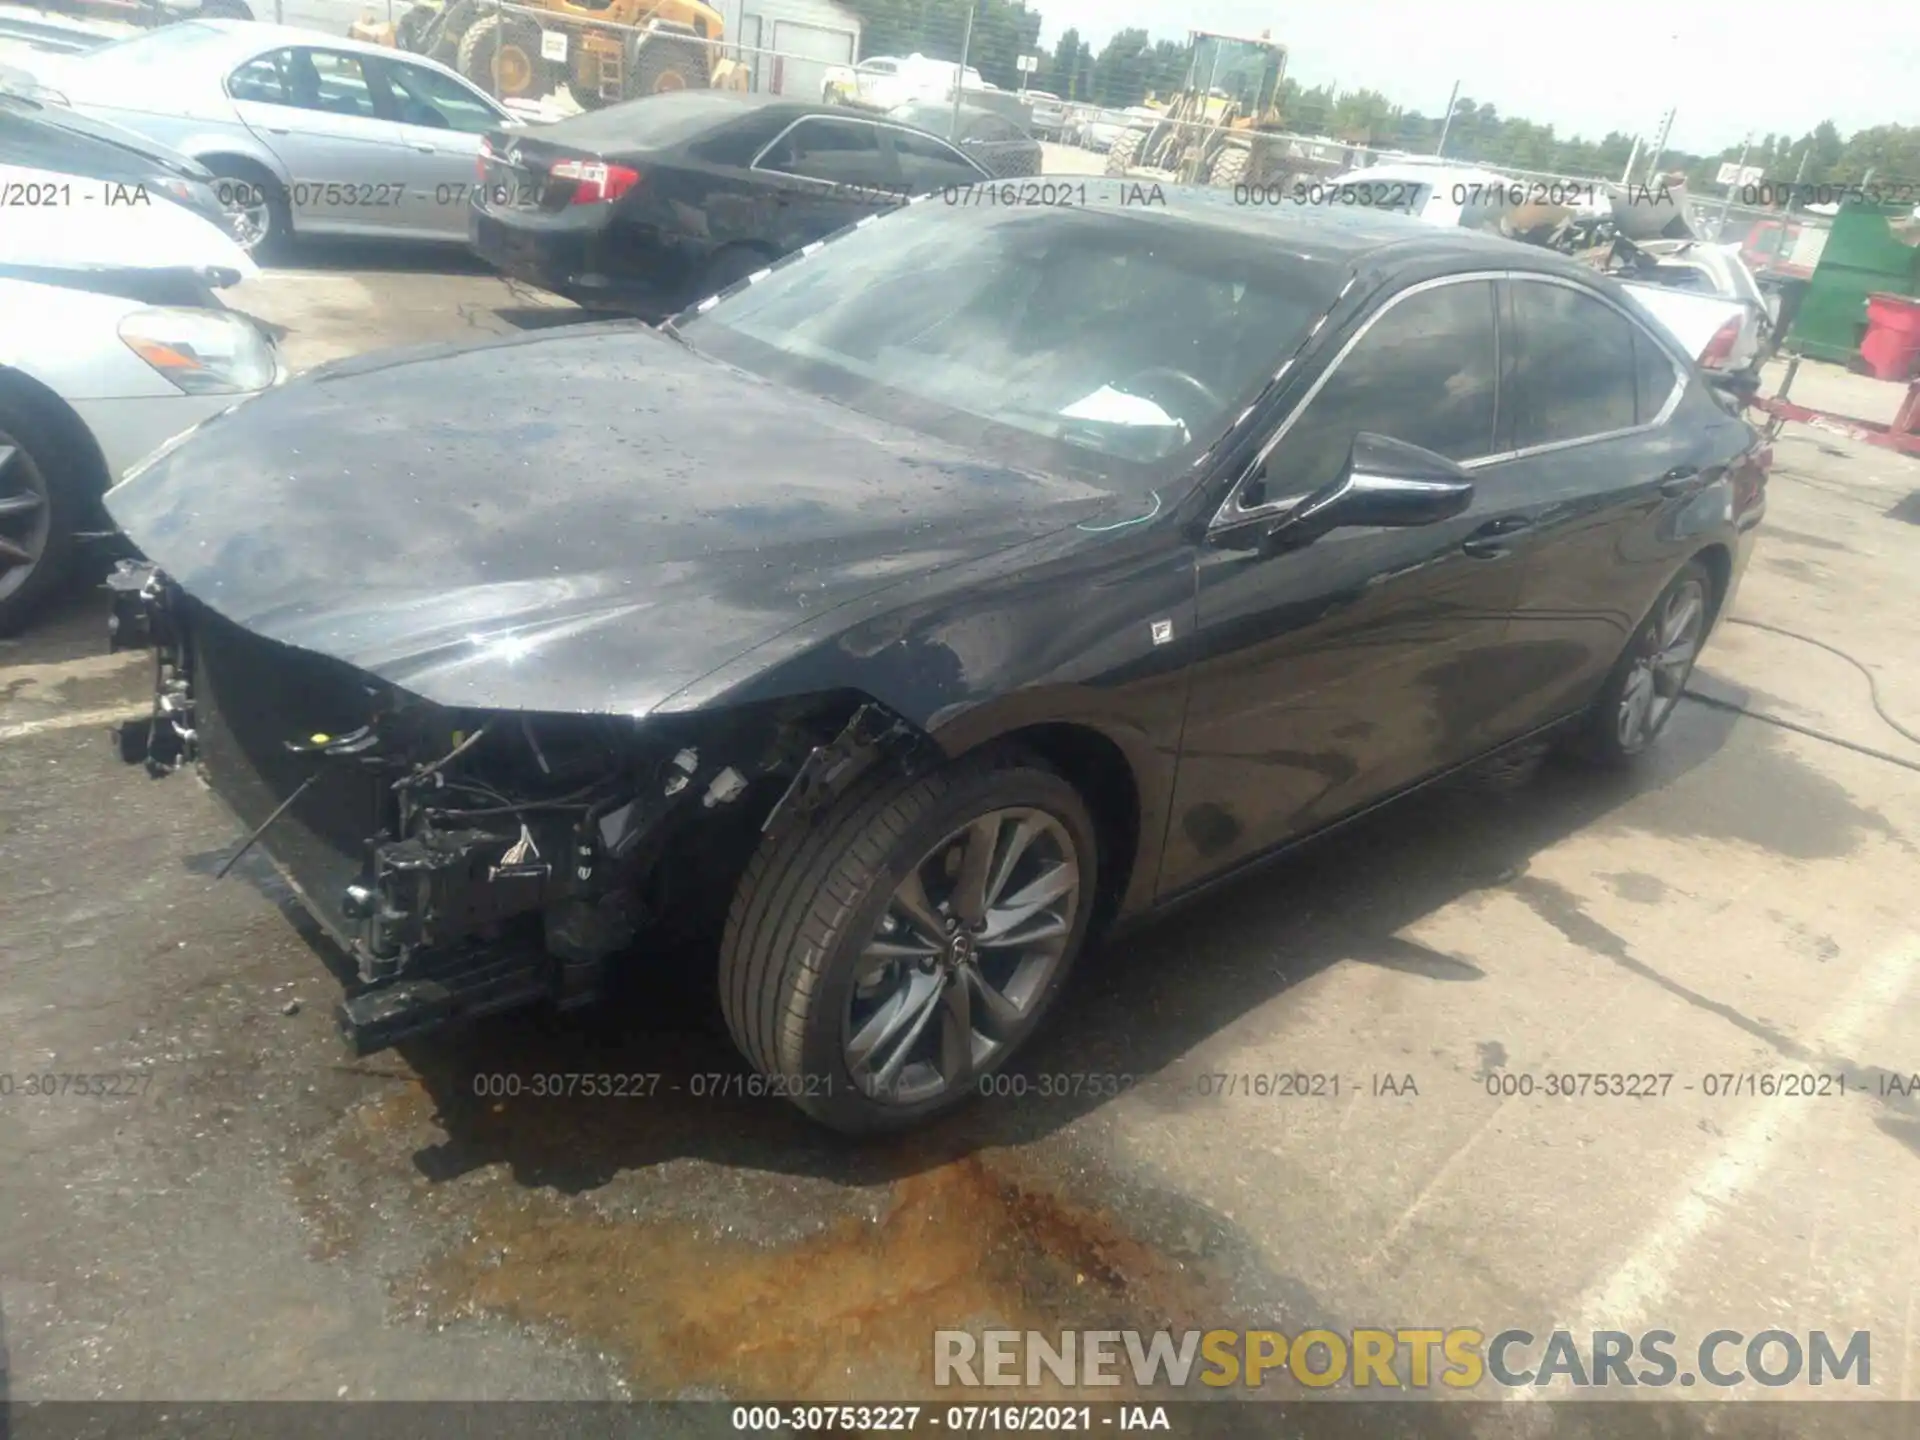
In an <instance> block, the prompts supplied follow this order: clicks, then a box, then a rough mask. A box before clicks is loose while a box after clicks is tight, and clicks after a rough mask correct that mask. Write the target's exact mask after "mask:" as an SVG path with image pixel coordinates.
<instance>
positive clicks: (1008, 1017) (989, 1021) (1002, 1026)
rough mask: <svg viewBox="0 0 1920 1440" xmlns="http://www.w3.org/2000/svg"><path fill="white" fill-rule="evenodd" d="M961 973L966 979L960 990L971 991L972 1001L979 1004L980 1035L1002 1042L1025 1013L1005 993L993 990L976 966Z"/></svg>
mask: <svg viewBox="0 0 1920 1440" xmlns="http://www.w3.org/2000/svg"><path fill="white" fill-rule="evenodd" d="M961 973H962V974H963V975H964V976H965V977H966V984H965V985H964V986H962V987H961V988H962V989H967V990H971V991H972V992H973V999H975V1000H977V1001H979V1002H980V1016H979V1019H980V1029H981V1031H982V1033H984V1034H985V1035H986V1036H987V1037H988V1038H989V1039H992V1040H1004V1039H1005V1038H1006V1037H1007V1033H1008V1031H1010V1030H1011V1029H1012V1028H1013V1026H1014V1025H1016V1024H1017V1023H1019V1021H1020V1019H1021V1017H1022V1016H1023V1015H1025V1014H1026V1011H1025V1010H1024V1009H1023V1008H1022V1007H1021V1006H1019V1005H1017V1004H1015V1003H1014V1001H1013V1000H1012V999H1010V998H1009V997H1008V996H1007V995H1006V993H1005V992H1003V991H1001V990H997V989H995V988H994V984H993V982H992V981H991V980H989V979H987V977H986V976H985V975H982V974H981V973H980V969H979V967H978V966H975V965H969V966H967V967H966V968H965V969H964V970H963V971H962V972H961Z"/></svg>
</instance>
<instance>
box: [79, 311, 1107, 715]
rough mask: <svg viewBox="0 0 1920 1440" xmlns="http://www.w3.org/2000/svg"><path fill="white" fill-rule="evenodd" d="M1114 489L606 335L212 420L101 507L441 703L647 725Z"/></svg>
mask: <svg viewBox="0 0 1920 1440" xmlns="http://www.w3.org/2000/svg"><path fill="white" fill-rule="evenodd" d="M1111 498H1112V497H1110V496H1108V495H1107V494H1106V493H1105V492H1103V491H1101V490H1099V489H1096V488H1093V487H1090V486H1088V485H1085V484H1082V483H1080V482H1077V481H1072V480H1065V479H1055V478H1049V477H1043V476H1036V475H1031V474H1027V473H1024V472H1020V471H1015V470H1009V469H1005V468H1002V467H1000V466H998V465H995V464H990V463H983V462H980V461H978V460H976V459H973V458H971V457H970V456H969V455H968V454H967V453H966V452H964V451H962V450H959V449H957V448H955V447H953V446H950V445H947V444H945V443H943V442H941V441H938V440H935V439H932V438H930V437H928V436H925V435H922V434H919V433H918V432H915V431H910V430H904V429H899V428H896V427H892V426H888V425H885V424H882V423H881V422H878V421H874V420H870V419H868V418H866V417H864V416H861V415H858V414H855V413H854V412H852V411H849V410H845V409H843V408H840V407H838V406H835V405H832V404H829V403H828V402H826V401H822V400H818V399H815V398H813V397H811V396H807V395H803V394H799V393H797V392H794V391H791V390H787V389H784V388H781V387H778V386H775V385H773V384H771V383H768V382H764V381H761V380H759V379H757V378H756V377H753V376H749V375H745V374H743V373H741V372H739V371H736V370H732V369H729V368H726V367H723V366H720V365H717V364H714V363H713V362H710V361H708V360H705V359H703V358H702V357H700V356H698V355H696V354H694V353H693V352H691V351H689V350H687V349H685V348H683V347H682V346H680V345H677V344H675V343H674V342H673V341H671V340H668V339H665V338H663V337H661V336H658V335H655V334H653V333H652V332H650V331H647V330H645V329H643V328H641V327H638V326H634V325H628V324H613V325H595V326H588V327H581V328H578V329H573V330H569V331H562V332H558V333H555V332H546V333H543V334H539V335H531V336H525V337H514V338H512V339H508V340H505V341H502V342H499V343H497V344H491V345H483V346H475V347H469V348H456V347H436V348H432V349H420V350H408V351H399V352H388V353H386V354H383V355H374V356H368V357H363V358H360V359H356V360H351V361H346V362H341V363H337V364H334V365H329V366H324V367H322V368H321V369H319V370H316V371H313V372H311V373H310V374H308V375H307V376H305V377H303V378H302V379H300V380H297V381H295V382H293V383H292V384H290V385H288V386H286V387H284V388H282V389H280V390H276V391H272V392H269V393H267V394H265V395H263V396H261V397H260V398H258V399H257V400H253V401H251V402H248V403H246V404H243V405H240V406H238V407H236V408H235V409H233V410H231V411H229V412H227V413H226V414H224V415H221V416H219V417H217V418H216V419H214V420H212V421H210V422H208V423H207V424H206V425H205V426H203V427H202V428H201V429H200V430H199V431H197V432H195V433H194V434H193V435H192V436H191V437H190V438H188V439H187V440H185V441H184V442H183V443H181V444H179V445H178V446H177V447H176V448H174V449H173V450H171V451H170V452H168V453H166V454H164V455H163V456H162V457H161V458H160V459H159V460H158V461H156V462H155V463H153V464H151V465H150V466H148V468H146V469H145V470H143V471H141V472H140V473H138V474H137V475H135V476H134V478H132V479H130V480H129V481H127V482H126V483H125V484H123V485H121V486H119V487H118V488H117V489H115V490H114V491H112V492H111V494H110V496H109V498H108V509H109V510H110V511H111V513H112V515H113V518H114V521H115V522H116V523H117V524H119V525H120V526H121V527H122V529H124V530H125V531H126V533H127V535H128V536H129V537H130V538H131V539H132V540H133V542H134V543H135V544H136V545H138V546H139V547H140V549H141V550H142V551H143V552H144V553H145V554H146V556H147V557H148V558H149V559H150V560H152V561H154V562H155V563H156V564H158V565H159V566H160V567H161V568H162V569H163V570H165V571H166V572H167V573H168V574H169V575H170V576H172V577H173V578H174V579H175V580H176V581H177V582H178V583H179V584H180V585H181V586H182V587H183V588H184V589H185V590H186V591H187V592H188V593H189V594H191V595H193V596H194V597H195V598H196V599H198V600H200V601H201V602H203V603H204V604H206V605H208V606H210V607H212V608H213V609H214V610H216V611H218V612H219V613H220V614H222V615H224V616H226V617H227V618H228V619H230V620H232V621H235V622H236V623H238V624H240V625H243V626H245V627H247V628H248V629H251V630H253V631H255V632H257V633H259V634H261V635H265V636H267V637H269V638H271V639H275V640H279V641H283V642H285V643H287V644H291V645H295V646H298V647H300V648H302V649H306V650H311V651H315V652H318V653H320V654H324V655H330V656H333V657H335V658H337V659H340V660H344V661H346V662H347V663H349V664H352V665H355V666H358V667H360V668H361V669H364V670H368V671H371V672H373V673H374V674H377V675H379V676H381V677H382V678H384V679H386V680H388V681H391V682H392V683H394V684H396V685H399V686H401V687H403V688H406V689H408V690H411V691H413V692H414V693H416V694H419V695H422V696H425V697H426V698H428V699H430V700H435V701H438V702H439V703H442V704H446V705H460V706H477V707H482V708H491V707H497V708H502V709H516V710H519V709H524V710H555V711H559V710H581V711H599V712H605V713H614V714H636V715H637V714H644V713H646V712H648V711H650V710H652V709H653V708H655V707H657V706H658V705H660V704H661V703H662V702H663V701H665V700H666V699H668V698H669V697H670V696H671V695H673V694H674V693H675V692H676V691H678V690H680V689H682V688H684V687H685V686H686V685H688V684H691V683H692V682H694V681H696V680H698V679H700V678H701V677H702V676H705V675H707V674H710V673H711V672H713V671H714V670H715V669H717V668H718V667H720V666H721V665H724V664H726V663H727V662H728V661H730V660H733V659H735V658H737V657H739V656H741V655H743V654H744V653H746V652H747V651H749V650H751V649H752V648H753V647H755V646H757V645H760V644H762V643H764V642H766V641H768V640H771V639H773V638H775V637H776V636H778V635H780V634H782V633H784V632H785V631H787V630H790V629H792V628H793V627H794V626H796V625H799V624H802V623H804V622H806V621H808V620H811V619H813V618H814V617H816V616H818V615H820V614H821V613H822V612H824V611H828V610H831V609H833V608H835V607H837V606H841V605H845V604H847V603H848V602H850V601H853V600H856V599H858V598H860V597H861V596H863V595H868V594H871V593H872V592H874V591H876V590H879V589H881V588H883V587H886V586H889V585H893V584H895V583H898V582H900V581H903V580H907V579H911V578H914V577H917V576H922V575H924V574H926V573H927V572H929V571H931V570H934V569H937V568H940V567H944V566H948V565H953V564H956V563H959V562H963V561H966V560H970V559H975V558H978V557H981V556H984V555H988V554H992V553H994V552H996V551H999V550H1003V549H1005V548H1007V547H1009V546H1012V545H1016V544H1019V543H1020V542H1022V541H1023V540H1028V539H1032V538H1035V537H1037V536H1040V535H1043V534H1047V533H1050V532H1052V531H1055V530H1058V529H1060V528H1062V527H1063V526H1067V525H1071V524H1073V523H1075V522H1077V521H1081V520H1084V519H1086V518H1088V517H1089V516H1091V515H1094V514H1097V513H1099V512H1101V511H1102V510H1104V509H1106V508H1108V506H1109V504H1110V503H1111Z"/></svg>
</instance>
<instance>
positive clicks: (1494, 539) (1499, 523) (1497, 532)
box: [1460, 515, 1533, 560]
mask: <svg viewBox="0 0 1920 1440" xmlns="http://www.w3.org/2000/svg"><path fill="white" fill-rule="evenodd" d="M1531 529H1533V521H1532V520H1530V519H1529V518H1527V517H1526V516H1525V515H1501V516H1499V517H1498V518H1496V519H1493V520H1489V521H1488V522H1487V523H1486V524H1484V525H1482V526H1481V527H1480V528H1479V529H1478V530H1476V531H1474V532H1473V534H1471V535H1469V536H1468V537H1467V538H1466V539H1465V540H1463V541H1461V542H1460V548H1461V549H1462V550H1464V551H1465V552H1466V553H1467V554H1469V555H1471V556H1472V557H1473V558H1474V559H1476V560H1498V559H1500V558H1501V557H1502V556H1505V555H1511V554H1512V553H1513V547H1512V546H1511V545H1509V544H1507V543H1506V542H1507V541H1508V540H1511V539H1512V538H1513V537H1514V536H1516V535H1524V534H1526V532H1527V531H1529V530H1531Z"/></svg>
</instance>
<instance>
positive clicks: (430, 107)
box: [383, 60, 501, 135]
mask: <svg viewBox="0 0 1920 1440" xmlns="http://www.w3.org/2000/svg"><path fill="white" fill-rule="evenodd" d="M383 63H384V65H385V69H386V74H387V78H388V80H389V81H390V82H391V85H390V86H389V88H390V90H391V91H392V94H393V100H394V105H395V107H396V108H397V109H398V111H399V116H400V123H401V124H403V125H424V126H426V127H428V128H429V129H433V130H458V131H460V132H461V133H462V134H466V135H484V134H486V133H487V131H489V130H492V129H495V128H496V127H497V126H499V125H500V123H501V117H500V116H499V115H498V114H496V113H495V112H494V111H493V110H491V109H490V108H488V106H487V105H486V103H485V102H484V101H482V100H481V98H480V97H479V96H478V95H476V94H474V93H473V92H472V91H471V90H469V89H467V87H466V86H464V85H462V84H461V83H460V82H459V81H458V80H456V79H454V78H453V77H452V76H451V75H442V74H441V73H440V72H439V71H438V70H429V69H427V67H426V66H424V65H408V64H405V63H403V62H399V61H393V60H389V61H385V62H383Z"/></svg>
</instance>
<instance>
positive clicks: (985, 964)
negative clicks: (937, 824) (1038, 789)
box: [843, 808, 1081, 1106]
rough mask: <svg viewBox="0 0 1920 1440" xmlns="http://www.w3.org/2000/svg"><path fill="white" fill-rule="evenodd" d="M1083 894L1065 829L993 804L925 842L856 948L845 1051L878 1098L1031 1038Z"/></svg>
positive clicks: (852, 1070) (965, 1072)
mask: <svg viewBox="0 0 1920 1440" xmlns="http://www.w3.org/2000/svg"><path fill="white" fill-rule="evenodd" d="M1080 902H1081V896H1080V863H1079V857H1078V856H1077V854H1076V853H1075V847H1074V843H1073V840H1072V838H1071V836H1070V835H1069V834H1068V832H1067V829H1066V827H1065V826H1064V825H1062V824H1061V823H1060V822H1059V821H1058V820H1056V819H1055V818H1054V817H1053V816H1051V815H1049V814H1047V813H1046V812H1044V811H1041V810H1035V809H1027V808H1019V809H1001V810H993V811H990V812H988V813H987V814H985V815H982V816H980V817H979V818H977V819H975V820H972V821H970V822H968V823H967V824H966V825H964V826H962V827H961V828H960V829H958V830H956V831H954V832H953V833H952V834H950V835H948V836H947V837H946V838H945V839H943V840H942V841H941V842H940V843H939V844H938V845H936V846H934V847H933V849H932V850H930V851H928V852H927V854H926V855H924V856H923V857H922V858H921V859H920V860H919V861H918V862H917V863H916V864H915V865H914V866H913V868H912V869H910V870H909V871H908V872H907V875H906V878H905V879H903V880H902V881H901V882H900V883H899V885H898V886H896V887H895V889H894V891H893V894H892V895H891V896H890V897H889V898H888V901H887V907H886V910H885V911H884V912H883V913H882V915H881V918H880V920H879V923H878V925H877V926H876V927H875V930H874V932H873V935H872V937H871V938H870V939H869V940H868V942H867V944H866V946H865V948H864V949H863V950H862V951H861V955H860V959H859V962H858V967H857V969H856V971H855V976H854V985H853V992H852V994H851V996H850V997H849V999H848V1004H847V1015H846V1028H845V1040H844V1042H843V1056H844V1059H845V1062H846V1066H847V1070H848V1073H849V1074H850V1075H851V1076H852V1077H853V1079H854V1081H855V1082H856V1083H857V1084H858V1085H860V1086H861V1087H862V1089H863V1090H864V1091H865V1092H866V1094H867V1095H868V1096H869V1097H870V1098H871V1099H873V1100H876V1101H878V1102H880V1103H882V1104H889V1105H900V1106H911V1105H920V1104H924V1103H925V1102H927V1101H930V1100H933V1099H936V1098H938V1097H941V1096H944V1095H950V1094H953V1093H954V1092H955V1091H957V1090H960V1089H962V1088H964V1087H965V1086H967V1085H968V1084H970V1083H971V1082H972V1080H973V1077H974V1076H976V1075H978V1074H981V1073H983V1072H984V1071H986V1070H987V1069H989V1068H990V1067H992V1066H993V1065H994V1064H995V1063H997V1062H998V1061H999V1060H1001V1059H1003V1058H1004V1057H1005V1055H1006V1054H1007V1052H1008V1051H1009V1049H1010V1048H1011V1047H1012V1046H1013V1045H1014V1044H1016V1043H1017V1042H1018V1041H1019V1040H1020V1039H1021V1038H1023V1036H1024V1033H1025V1030H1026V1025H1027V1022H1028V1021H1029V1020H1030V1019H1031V1017H1032V1016H1033V1015H1034V1013H1035V1012H1036V1009H1037V1007H1038V1005H1039V1003H1040V1000H1041V998H1042V997H1043V996H1044V995H1045V994H1046V993H1047V990H1048V988H1049V985H1050V984H1051V982H1052V981H1053V979H1054V977H1055V975H1056V974H1057V973H1058V971H1059V969H1060V966H1061V964H1062V963H1063V961H1064V959H1065V957H1066V953H1067V944H1068V941H1069V939H1070V938H1071V937H1072V935H1073V933H1074V920H1075V918H1076V915H1077V913H1078V909H1079V906H1080Z"/></svg>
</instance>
